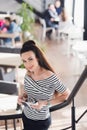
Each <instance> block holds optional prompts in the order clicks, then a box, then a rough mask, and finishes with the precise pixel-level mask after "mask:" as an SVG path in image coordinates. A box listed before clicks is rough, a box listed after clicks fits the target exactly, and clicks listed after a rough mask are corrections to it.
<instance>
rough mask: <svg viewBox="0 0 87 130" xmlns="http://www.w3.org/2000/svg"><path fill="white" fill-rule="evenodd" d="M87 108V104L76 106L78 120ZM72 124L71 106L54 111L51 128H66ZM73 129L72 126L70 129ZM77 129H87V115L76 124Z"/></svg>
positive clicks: (56, 129) (52, 129) (58, 129)
mask: <svg viewBox="0 0 87 130" xmlns="http://www.w3.org/2000/svg"><path fill="white" fill-rule="evenodd" d="M86 109H87V106H83V107H76V120H77V119H78V118H79V117H80V116H81V114H82V113H83V112H84V111H85V110H86ZM69 126H71V109H70V107H67V108H64V109H60V110H58V111H55V112H53V113H52V125H51V126H50V129H49V130H66V129H65V128H66V127H69ZM69 130H71V128H70V129H69ZM76 130H87V115H86V114H85V116H84V117H82V119H81V120H80V121H79V122H78V123H77V124H76Z"/></svg>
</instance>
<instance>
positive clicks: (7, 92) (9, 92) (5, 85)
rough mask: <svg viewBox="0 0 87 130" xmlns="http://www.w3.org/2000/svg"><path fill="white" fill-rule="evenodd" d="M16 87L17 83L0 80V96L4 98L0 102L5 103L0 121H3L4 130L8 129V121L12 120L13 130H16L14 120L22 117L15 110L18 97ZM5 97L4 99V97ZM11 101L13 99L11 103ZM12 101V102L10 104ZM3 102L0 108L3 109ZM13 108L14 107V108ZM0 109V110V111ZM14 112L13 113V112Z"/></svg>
mask: <svg viewBox="0 0 87 130" xmlns="http://www.w3.org/2000/svg"><path fill="white" fill-rule="evenodd" d="M18 87H19V84H18V83H17V82H15V83H14V82H8V81H2V80H0V95H1V96H2V95H4V97H2V98H0V100H1V101H3V102H4V101H5V102H6V103H5V105H6V106H5V107H6V109H5V112H4V113H3V112H2V113H1V112H0V113H1V114H0V120H4V121H5V130H7V129H8V124H7V123H8V122H7V121H8V120H13V125H14V130H16V122H15V120H16V119H18V118H21V117H22V113H21V112H20V113H19V112H18V111H16V108H17V96H18ZM5 96H6V97H5ZM12 99H15V100H13V101H12ZM10 101H12V102H10ZM3 102H2V104H0V106H1V107H2V108H3ZM14 106H15V107H14ZM1 107H0V109H1ZM11 109H12V110H13V112H12V110H11ZM10 110H11V113H6V111H7V112H8V111H10ZM14 110H15V112H14Z"/></svg>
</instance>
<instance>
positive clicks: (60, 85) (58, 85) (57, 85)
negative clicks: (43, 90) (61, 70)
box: [55, 76, 66, 93]
mask: <svg viewBox="0 0 87 130" xmlns="http://www.w3.org/2000/svg"><path fill="white" fill-rule="evenodd" d="M55 79H56V82H55V90H56V91H58V92H59V93H63V92H64V91H66V87H65V85H64V84H63V83H62V82H61V81H60V80H59V79H58V78H57V76H56V77H55Z"/></svg>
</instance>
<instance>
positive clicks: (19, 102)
mask: <svg viewBox="0 0 87 130" xmlns="http://www.w3.org/2000/svg"><path fill="white" fill-rule="evenodd" d="M23 101H24V100H23V96H21V95H19V96H18V104H19V105H22V102H23Z"/></svg>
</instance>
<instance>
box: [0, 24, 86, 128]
mask: <svg viewBox="0 0 87 130" xmlns="http://www.w3.org/2000/svg"><path fill="white" fill-rule="evenodd" d="M39 29H40V28H38V27H37V26H36V29H35V30H36V32H38V34H39V31H40V30H39ZM36 37H37V33H36ZM39 43H40V44H41V46H42V48H43V47H44V48H45V49H44V51H45V55H46V57H47V59H48V60H49V62H50V64H51V65H52V66H53V68H54V70H55V72H56V73H57V75H58V77H59V78H60V80H61V81H62V82H63V83H64V84H65V85H66V86H67V87H68V88H69V89H70V90H71V91H72V89H73V87H74V86H75V84H76V82H77V81H78V79H79V77H80V74H81V73H82V71H83V69H84V66H82V65H81V64H80V61H79V59H78V58H77V57H76V56H75V55H72V54H68V47H69V44H70V41H68V40H66V39H55V40H49V39H48V38H46V39H45V41H41V40H40V37H39ZM19 79H20V77H19ZM86 84H87V80H86V81H85V82H84V83H83V85H82V87H81V89H80V90H79V92H78V93H77V95H76V97H75V107H76V119H78V118H79V116H80V115H81V114H82V113H83V112H84V111H85V110H86V109H87V106H86V105H87V104H86V101H87V96H86V95H87V94H86V92H87V91H86V89H87V88H86ZM71 106H72V104H70V105H69V106H67V107H65V108H63V109H60V110H57V111H55V112H52V113H51V115H52V125H51V127H50V129H49V130H61V129H64V128H66V127H68V126H70V125H71ZM86 122H87V116H86V114H85V116H84V117H83V118H82V119H81V120H80V121H79V123H78V124H77V125H76V130H87V123H86ZM70 129H71V128H70ZM0 130H3V129H2V128H0ZM9 130H10V128H9ZM11 130H12V128H11ZM17 130H20V128H18V129H17Z"/></svg>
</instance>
